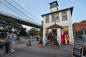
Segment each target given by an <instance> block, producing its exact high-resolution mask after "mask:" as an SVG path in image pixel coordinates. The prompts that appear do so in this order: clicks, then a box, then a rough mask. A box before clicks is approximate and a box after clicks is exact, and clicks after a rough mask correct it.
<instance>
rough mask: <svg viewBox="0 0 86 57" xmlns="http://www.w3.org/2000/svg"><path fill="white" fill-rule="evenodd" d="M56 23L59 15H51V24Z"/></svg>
mask: <svg viewBox="0 0 86 57" xmlns="http://www.w3.org/2000/svg"><path fill="white" fill-rule="evenodd" d="M58 21H59V13H53V14H52V22H58Z"/></svg>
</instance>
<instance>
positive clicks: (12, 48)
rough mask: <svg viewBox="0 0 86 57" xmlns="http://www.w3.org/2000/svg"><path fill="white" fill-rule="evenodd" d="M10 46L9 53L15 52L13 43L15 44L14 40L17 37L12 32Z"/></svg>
mask: <svg viewBox="0 0 86 57" xmlns="http://www.w3.org/2000/svg"><path fill="white" fill-rule="evenodd" d="M11 35H12V42H11V43H12V44H11V52H14V51H15V42H16V39H17V35H16V34H15V33H14V32H12V34H11Z"/></svg>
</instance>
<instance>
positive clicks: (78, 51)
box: [73, 44, 83, 57]
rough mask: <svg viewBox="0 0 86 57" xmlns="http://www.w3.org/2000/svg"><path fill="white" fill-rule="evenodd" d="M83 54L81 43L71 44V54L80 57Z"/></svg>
mask: <svg viewBox="0 0 86 57" xmlns="http://www.w3.org/2000/svg"><path fill="white" fill-rule="evenodd" d="M82 55H83V44H74V46H73V56H74V57H82Z"/></svg>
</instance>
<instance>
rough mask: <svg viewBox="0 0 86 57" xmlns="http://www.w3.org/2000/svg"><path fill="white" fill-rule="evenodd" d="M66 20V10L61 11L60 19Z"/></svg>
mask: <svg viewBox="0 0 86 57" xmlns="http://www.w3.org/2000/svg"><path fill="white" fill-rule="evenodd" d="M66 20H67V11H62V21H66Z"/></svg>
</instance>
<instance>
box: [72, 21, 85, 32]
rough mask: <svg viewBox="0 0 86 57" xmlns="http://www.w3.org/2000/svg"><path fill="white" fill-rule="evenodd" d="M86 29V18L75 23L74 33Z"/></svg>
mask: <svg viewBox="0 0 86 57" xmlns="http://www.w3.org/2000/svg"><path fill="white" fill-rule="evenodd" d="M82 30H84V31H86V20H83V21H81V22H77V23H74V24H73V33H74V34H75V33H76V32H80V31H82Z"/></svg>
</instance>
